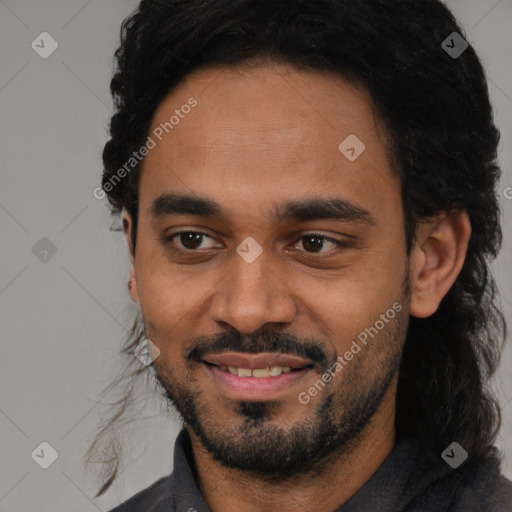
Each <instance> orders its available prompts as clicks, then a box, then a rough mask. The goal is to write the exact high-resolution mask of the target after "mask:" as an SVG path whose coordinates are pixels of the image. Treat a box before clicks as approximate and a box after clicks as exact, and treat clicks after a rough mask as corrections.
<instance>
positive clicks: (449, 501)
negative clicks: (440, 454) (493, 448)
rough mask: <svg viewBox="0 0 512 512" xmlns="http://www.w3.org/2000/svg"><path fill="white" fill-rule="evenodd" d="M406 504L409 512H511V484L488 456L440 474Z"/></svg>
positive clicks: (498, 465) (492, 457) (496, 461)
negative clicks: (411, 501) (418, 511)
mask: <svg viewBox="0 0 512 512" xmlns="http://www.w3.org/2000/svg"><path fill="white" fill-rule="evenodd" d="M410 505H412V506H410V507H408V508H407V510H408V511H409V510H410V511H411V512H412V511H415V512H416V511H417V510H422V511H424V510H425V511H426V510H428V511H430V510H435V511H436V512H437V511H443V512H512V482H510V481H509V480H508V479H506V478H505V477H504V476H503V475H502V474H501V473H500V462H499V460H498V459H497V458H496V457H494V456H492V455H491V456H490V457H488V458H482V459H477V460H473V461H471V462H469V463H468V464H464V465H463V466H461V467H460V468H459V469H457V470H448V471H445V472H443V475H442V477H440V478H437V479H434V480H433V481H431V482H430V485H428V486H427V487H426V488H425V489H424V492H422V493H420V496H418V497H417V499H416V500H413V503H411V504H410Z"/></svg>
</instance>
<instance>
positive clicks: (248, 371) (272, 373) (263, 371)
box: [203, 361, 314, 379]
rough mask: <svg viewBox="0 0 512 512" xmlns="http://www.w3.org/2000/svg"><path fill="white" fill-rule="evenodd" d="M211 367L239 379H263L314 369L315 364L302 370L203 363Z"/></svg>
mask: <svg viewBox="0 0 512 512" xmlns="http://www.w3.org/2000/svg"><path fill="white" fill-rule="evenodd" d="M203 362H204V363H205V364H207V365H209V366H215V367H217V368H218V369H220V370H222V371H224V372H227V373H230V374H231V375H237V376H238V377H254V378H257V379H261V378H264V377H279V375H281V374H283V373H292V372H300V371H303V370H305V369H308V368H313V366H314V365H313V364H309V365H305V366H303V367H300V368H291V367H290V366H266V367H263V368H239V367H236V366H227V365H224V364H223V365H219V364H214V363H209V362H208V361H203Z"/></svg>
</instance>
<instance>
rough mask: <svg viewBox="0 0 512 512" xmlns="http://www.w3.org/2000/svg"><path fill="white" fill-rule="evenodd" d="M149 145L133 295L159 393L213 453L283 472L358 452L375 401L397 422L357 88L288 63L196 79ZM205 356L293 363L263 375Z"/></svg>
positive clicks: (395, 271)
mask: <svg viewBox="0 0 512 512" xmlns="http://www.w3.org/2000/svg"><path fill="white" fill-rule="evenodd" d="M191 98H193V100H194V101H196V102H197V104H195V106H193V107H192V108H182V106H183V105H187V104H188V105H192V104H194V101H191ZM177 109H178V110H179V112H178V113H177V112H176V110H177ZM173 115H174V116H175V118H174V119H173V122H172V130H171V129H169V124H168V125H167V126H168V131H169V133H168V134H166V133H165V131H164V132H163V135H164V136H163V137H161V138H162V140H161V141H160V140H158V138H157V137H155V135H152V133H160V134H161V133H162V130H161V129H160V130H159V131H158V127H159V126H160V125H161V124H162V123H166V122H167V123H168V122H169V120H170V118H171V116H173ZM176 116H177V117H179V121H178V122H176V119H177V117H176ZM155 129H157V132H154V130H155ZM351 134H355V135H356V136H357V138H358V139H359V140H360V141H361V142H362V143H363V144H364V146H365V149H364V151H363V152H362V153H360V151H361V149H362V146H361V145H360V143H357V141H356V142H354V141H355V139H354V138H353V137H352V138H349V139H348V140H347V142H346V143H345V144H342V146H341V149H340V148H339V146H340V144H341V143H342V142H343V141H344V140H345V139H347V137H349V136H350V135H351ZM149 135H150V136H151V137H152V139H153V140H154V141H155V142H156V146H155V147H154V148H153V149H151V151H150V152H149V153H148V155H147V156H146V158H145V161H144V166H143V169H142V174H141V180H140V186H139V220H138V230H137V245H136V254H135V260H134V261H135V272H136V282H135V283H134V286H133V287H132V290H131V293H132V296H133V297H134V298H135V300H137V301H138V302H139V303H140V305H141V309H142V315H143V318H144V324H145V332H146V336H147V338H149V339H150V340H151V341H152V342H153V343H154V344H155V345H156V346H157V347H158V348H159V350H160V356H159V357H158V358H157V359H156V361H155V369H156V371H157V374H158V379H159V382H160V383H161V384H162V385H163V386H164V388H165V391H166V394H167V397H168V398H169V400H171V401H172V403H174V405H175V406H176V408H177V409H178V411H179V412H180V413H181V415H182V416H183V418H184V420H185V422H186V424H187V425H188V426H189V427H190V429H191V431H192V432H193V433H195V434H196V435H197V436H199V438H200V439H201V441H202V443H203V444H204V446H205V447H206V448H207V449H208V450H209V452H210V453H211V454H212V455H213V457H214V458H215V459H217V460H219V461H220V462H221V463H223V464H224V465H226V466H229V467H236V468H241V469H246V470H253V471H256V472H259V474H261V475H268V476H273V477H276V476H277V475H279V476H280V477H282V478H284V477H286V476H290V475H293V474H297V473H301V472H305V471H308V470H310V469H311V468H312V467H314V466H315V464H316V465H317V466H318V465H319V464H321V463H322V462H325V460H327V458H328V456H329V455H330V454H334V452H336V454H337V455H340V454H341V453H343V451H348V450H349V449H350V448H351V447H354V446H355V444H357V440H358V439H359V438H360V436H361V433H362V432H363V431H364V429H365V428H371V423H372V422H371V421H370V420H371V418H372V417H373V416H374V414H375V413H376V412H378V411H379V410H381V409H382V408H383V407H388V408H389V410H390V411H391V412H390V413H389V418H390V421H391V422H392V418H393V414H392V412H393V411H394V394H395V390H396V381H397V380H396V377H397V369H398V364H399V359H400V355H401V351H402V347H403V342H404V339H405V332H406V329H407V318H408V311H409V294H408V292H407V289H406V288H407V286H406V283H407V269H408V261H407V257H406V249H405V235H404V233H405V229H404V223H403V211H402V202H401V195H400V183H399V180H398V178H397V177H396V176H395V174H394V173H393V172H392V170H391V169H390V167H389V164H388V161H387V158H386V154H385V151H384V146H383V144H384V140H383V134H382V131H380V129H379V127H378V126H377V123H376V120H375V118H374V115H373V111H372V107H371V102H370V97H369V95H368V94H367V93H366V92H364V91H362V90H359V89H357V88H355V87H354V86H351V85H349V84H348V83H347V82H345V81H344V80H343V79H341V78H339V77H335V76H333V75H323V74H319V73H316V72H299V71H297V70H294V69H293V68H291V67H288V66H285V65H277V64H269V65H266V66H265V67H260V68H256V69H252V70H245V71H243V70H242V69H241V68H239V69H234V68H228V69H223V70H221V68H215V69H211V70H202V71H199V72H196V73H194V74H193V75H191V76H189V77H188V78H187V79H186V80H185V81H184V82H182V83H181V84H180V85H179V86H178V87H177V88H176V89H175V90H173V91H172V92H171V93H170V94H169V95H168V96H167V97H166V99H165V100H164V101H163V102H162V103H161V104H160V106H159V108H158V110H157V111H156V113H155V116H154V118H153V121H152V126H151V129H150V132H149ZM351 148H353V149H354V151H352V150H351ZM359 153H360V154H359ZM348 157H350V158H348ZM165 195H168V197H167V198H165V197H163V196H165ZM171 195H173V196H174V200H173V201H171V200H170V199H171V197H170V196H171ZM181 195H186V196H194V197H195V198H196V199H200V200H201V201H211V202H214V203H216V207H217V209H212V208H210V210H211V211H209V210H208V208H206V206H208V205H207V204H205V205H202V207H201V208H199V206H200V201H196V202H195V203H194V205H192V204H190V203H189V202H188V201H186V200H177V199H179V198H178V196H181ZM159 198H160V199H159ZM157 200H158V201H157ZM328 201H330V203H328ZM336 201H338V203H335V202H336ZM292 203H293V204H292ZM329 205H330V206H331V208H330V209H329V208H328V206H329ZM334 205H336V206H337V208H333V206H334ZM334 210H335V211H336V212H337V215H336V216H335V215H328V213H332V212H333V211H334ZM212 213H213V214H212ZM178 233H181V235H180V234H178ZM198 233H201V234H198ZM173 235H176V236H173ZM237 249H238V250H237ZM260 251H261V253H260ZM397 303H398V304H399V305H400V307H397ZM393 305H395V307H393ZM399 310H400V311H399ZM390 311H391V312H390ZM392 313H393V314H392ZM384 317H385V318H384ZM362 333H366V338H365V335H364V334H362ZM358 336H359V337H358ZM363 339H364V340H365V342H363V341H362V340H363ZM354 341H355V342H356V345H354V343H353V342H354ZM356 346H358V347H359V351H357V349H356V348H355V347H356ZM351 348H352V354H353V357H346V356H345V354H346V353H347V352H348V351H351ZM356 351H357V353H356ZM227 352H229V353H230V355H231V356H232V358H231V359H229V358H226V353H227ZM214 353H216V354H217V358H212V357H211V356H212V354H214ZM233 353H234V354H233ZM236 353H238V355H240V354H242V355H248V354H249V353H250V354H253V355H254V354H256V353H257V354H260V355H262V353H268V354H270V355H271V356H272V357H271V358H270V359H269V358H266V357H264V356H265V354H263V355H262V357H261V359H259V360H254V359H253V360H251V359H250V358H249V359H245V360H240V361H239V362H238V364H237V361H238V360H237V358H236V356H237V354H236ZM219 354H224V355H220V356H219ZM277 354H284V355H285V356H288V358H289V359H283V360H277V359H276V356H277ZM293 354H295V359H290V356H291V355H293ZM298 356H300V357H298ZM338 357H341V358H343V361H345V363H343V364H342V369H341V370H338V371H336V369H337V368H338V367H337V366H336V361H337V358H338ZM223 358H224V359H223ZM205 359H210V360H211V361H210V362H209V363H208V362H206V361H205ZM212 362H214V363H216V364H218V365H222V363H223V362H227V363H228V364H227V365H225V366H228V365H229V363H231V366H234V367H240V366H242V365H243V366H242V367H246V368H249V369H250V368H260V369H262V368H263V367H272V366H276V367H278V368H274V369H273V370H272V368H271V370H272V373H274V374H279V372H280V371H283V370H282V368H280V367H284V366H290V367H292V366H297V367H299V369H293V370H292V371H288V370H289V369H287V368H285V370H284V372H283V373H281V374H280V375H271V376H266V377H262V378H259V377H256V376H239V375H234V374H232V373H230V372H229V370H227V371H226V369H225V368H224V369H221V366H214V365H213V364H212ZM340 364H341V363H340ZM304 366H305V368H304ZM300 368H302V369H300ZM328 369H331V370H332V371H333V375H332V374H329V373H326V372H327V370H328ZM232 371H233V370H232ZM234 371H235V372H237V371H236V370H234ZM240 373H242V374H243V371H241V372H240ZM255 373H261V374H262V375H265V370H262V372H255ZM323 375H331V379H330V380H329V379H328V378H324V380H323V382H324V384H325V385H319V384H318V381H319V380H322V376H323ZM327 380H329V382H326V381H327ZM315 383H317V386H316V390H317V391H316V393H315V391H314V390H313V391H311V388H312V386H314V385H315ZM306 402H307V403H306Z"/></svg>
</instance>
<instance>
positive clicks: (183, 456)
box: [171, 428, 419, 512]
mask: <svg viewBox="0 0 512 512" xmlns="http://www.w3.org/2000/svg"><path fill="white" fill-rule="evenodd" d="M418 451H419V450H418V448H417V446H416V445H415V443H414V442H412V441H408V440H403V441H400V442H399V443H398V444H396V445H395V447H394V448H393V450H392V451H391V452H390V454H389V455H388V457H387V458H386V459H385V461H384V462H383V463H382V464H381V466H380V467H379V468H378V469H377V471H376V472H375V473H374V474H373V476H371V478H370V479H369V480H368V481H367V482H366V483H365V484H364V485H363V486H362V487H361V488H360V489H359V490H358V491H357V492H356V494H354V495H353V496H352V497H351V498H350V499H349V500H348V501H347V502H345V503H344V504H343V505H342V506H341V507H339V508H338V509H336V511H335V512H366V511H368V512H374V511H375V510H379V512H394V511H396V510H399V509H400V504H401V500H402V498H403V496H404V494H405V491H406V488H407V485H408V481H409V478H410V475H411V473H412V472H413V468H414V465H415V463H416V461H417V457H418ZM171 479H172V484H173V485H172V487H173V489H174V493H173V494H174V497H175V509H176V510H180V511H186V512H211V509H210V508H209V507H208V505H207V504H206V502H205V501H204V498H203V496H202V494H201V491H200V490H199V486H198V483H197V476H196V469H195V462H194V458H193V453H192V446H191V442H190V436H189V434H188V432H187V430H186V429H185V428H183V429H182V430H181V431H180V433H179V434H178V437H177V438H176V442H175V446H174V470H173V473H172V475H171Z"/></svg>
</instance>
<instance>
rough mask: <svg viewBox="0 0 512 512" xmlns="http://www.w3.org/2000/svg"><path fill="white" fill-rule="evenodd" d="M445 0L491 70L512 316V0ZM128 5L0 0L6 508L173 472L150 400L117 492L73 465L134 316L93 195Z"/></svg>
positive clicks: (508, 461)
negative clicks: (42, 52)
mask: <svg viewBox="0 0 512 512" xmlns="http://www.w3.org/2000/svg"><path fill="white" fill-rule="evenodd" d="M447 3H448V5H449V7H451V8H452V10H453V11H454V13H455V15H456V16H457V17H458V19H459V20H460V21H461V22H462V24H463V26H464V28H465V31H466V35H467V39H468V40H469V42H470V43H471V44H473V45H474V47H475V48H476V50H477V51H478V52H479V54H480V56H481V58H482V60H483V63H484V66H485V67H486V70H487V73H488V78H489V84H490V91H491V95H492V102H493V105H494V107H495V110H496V116H497V123H498V125H499V127H500V129H501V132H502V142H501V145H500V161H501V164H502V167H503V169H504V176H503V180H502V183H501V188H500V194H501V198H502V204H503V215H504V226H505V243H504V248H503V251H502V254H501V257H500V258H499V260H498V261H497V263H496V265H495V269H496V273H497V275H498V278H499V284H500V288H501V291H502V294H503V303H504V307H505V312H506V315H507V318H508V319H509V321H510V320H511V319H512V305H511V304H512V287H511V281H512V274H511V272H512V261H511V255H512V251H511V244H512V230H510V226H511V224H512V199H509V200H507V199H506V198H505V194H504V192H505V190H506V189H507V187H511V186H512V173H511V162H512V99H511V98H512V66H511V53H512V32H511V31H510V26H511V24H512V0H501V1H497V0H452V1H449V2H447ZM136 4H137V2H136V1H135V0H108V1H106V0H103V1H100V0H89V1H87V0H45V1H42V0H0V56H1V64H2V65H1V73H0V112H1V125H0V161H1V167H0V172H1V180H2V181H1V184H2V186H1V188H0V228H1V233H2V244H1V250H0V252H1V258H2V259H1V266H0V311H1V325H0V332H1V333H2V357H1V359H0V433H1V436H0V460H1V467H0V511H1V512H28V511H33V510H38V511H41V512H46V511H48V512H49V511H51V512H60V511H62V512H64V511H66V512H70V511H84V512H88V511H95V510H102V511H106V510H109V509H110V508H112V507H113V506H115V505H117V504H118V503H119V502H121V501H122V500H124V499H126V498H128V497H129V496H131V495H133V494H134V493H135V492H137V491H139V490H140V489H142V488H145V487H146V486H148V485H149V484H151V483H152V482H154V481H155V480H156V479H157V478H159V477H160V476H163V475H165V474H168V473H169V472H170V471H171V469H172V448H173V441H174V438H175V436H176V434H177V432H178V430H179V423H178V422H177V421H176V420H175V419H171V420H169V418H168V416H167V414H166V412H165V408H164V407H163V406H162V403H161V401H160V400H159V399H156V398H151V397H144V396H141V399H140V401H139V402H138V404H137V411H138V412H137V419H138V420H139V421H135V422H134V423H133V424H132V425H131V426H130V427H129V428H127V429H126V431H125V435H126V440H127V443H128V444H127V445H129V452H128V453H127V458H126V460H125V464H124V465H123V467H122V468H121V469H122V473H121V476H120V478H119V479H118V481H117V483H116V484H115V486H114V488H113V489H112V490H110V491H109V492H108V493H107V494H106V495H105V496H103V497H101V498H99V499H96V500H93V499H92V496H93V495H94V493H95V491H96V490H97V487H96V483H95V481H94V479H93V478H92V476H91V475H86V474H85V473H84V468H83V464H82V458H83V455H84V453H85V450H86V449H87V447H88V444H89V442H90V440H91V439H92V436H93V434H94V432H95V429H96V427H97V425H98V423H99V421H100V419H101V417H102V410H103V409H102V407H103V405H104V404H99V403H98V398H99V396H100V393H101V391H102V390H103V389H104V387H105V386H106V385H107V384H108V383H109V382H110V381H111V379H112V378H113V377H114V376H115V375H117V374H118V372H119V370H120V356H119V349H120V346H121V342H122V339H123V337H124V335H125V333H126V331H127V330H128V329H129V328H130V326H131V323H132V319H133V315H134V314H135V312H136V310H135V309H134V308H135V306H134V305H133V304H132V302H131V301H130V299H129V296H128V293H127V290H126V281H127V277H128V258H127V255H126V246H125V241H124V239H123V238H122V235H121V233H118V232H111V231H109V228H110V226H111V224H112V220H111V219H110V218H109V215H108V211H107V209H106V206H105V202H104V201H99V200H97V199H95V198H94V196H93V190H94V188H96V187H97V186H98V185H99V183H100V173H101V151H102V148H103V144H104V143H105V141H106V138H107V135H106V128H107V123H108V120H109V116H110V114H111V108H112V107H111V101H110V96H109V91H108V85H109V80H110V76H111V65H112V55H113V53H114V51H115V49H116V47H117V45H118V34H119V28H120V23H121V21H122V19H123V18H124V17H125V16H126V15H127V14H128V13H129V12H131V10H132V9H133V8H134V7H135V6H136ZM44 31H46V32H49V33H50V34H51V35H52V37H53V38H54V39H55V40H56V41H57V42H58V45H59V47H58V49H57V51H55V53H53V54H52V55H51V56H50V57H49V58H48V59H43V58H41V57H40V56H39V55H38V54H37V53H36V52H35V51H34V50H33V49H32V48H31V43H32V41H34V40H35V39H36V38H37V37H38V36H39V34H41V33H42V32H44ZM447 35H448V34H447ZM46 48H48V46H46ZM510 195H512V194H510ZM510 195H509V197H510ZM43 237H47V238H48V239H50V240H51V241H52V243H53V244H54V245H55V247H56V248H57V253H56V254H55V255H53V256H52V255H51V253H49V255H48V256H47V258H49V259H48V261H47V262H42V261H40V259H38V258H37V257H36V255H35V254H34V253H33V250H32V248H33V247H34V245H35V244H36V243H38V241H40V239H41V238H43ZM40 243H43V244H45V243H47V242H40ZM50 256H51V257H50ZM511 362H512V350H511V349H510V346H509V347H508V348H507V349H506V351H505V353H504V356H503V363H502V367H501V371H500V374H499V376H498V379H497V388H498V389H499V393H500V399H501V403H502V404H503V419H504V421H503V427H502V430H501V432H500V437H499V440H498V443H497V444H498V446H499V447H500V448H501V449H503V450H504V451H505V454H506V457H505V464H504V472H505V474H506V475H507V476H508V477H509V478H512V371H511V370H510V368H511V367H512V365H511ZM103 417H104V410H103ZM43 441H46V442H48V443H50V444H51V445H52V446H53V447H54V448H55V449H56V450H57V452H58V458H57V460H56V461H55V463H54V464H53V465H51V466H50V467H49V468H48V469H46V470H43V469H41V468H40V467H39V466H38V465H37V464H36V463H35V462H34V460H33V459H32V458H31V453H32V452H33V450H34V449H35V448H36V447H38V445H39V444H40V443H41V442H43Z"/></svg>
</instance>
